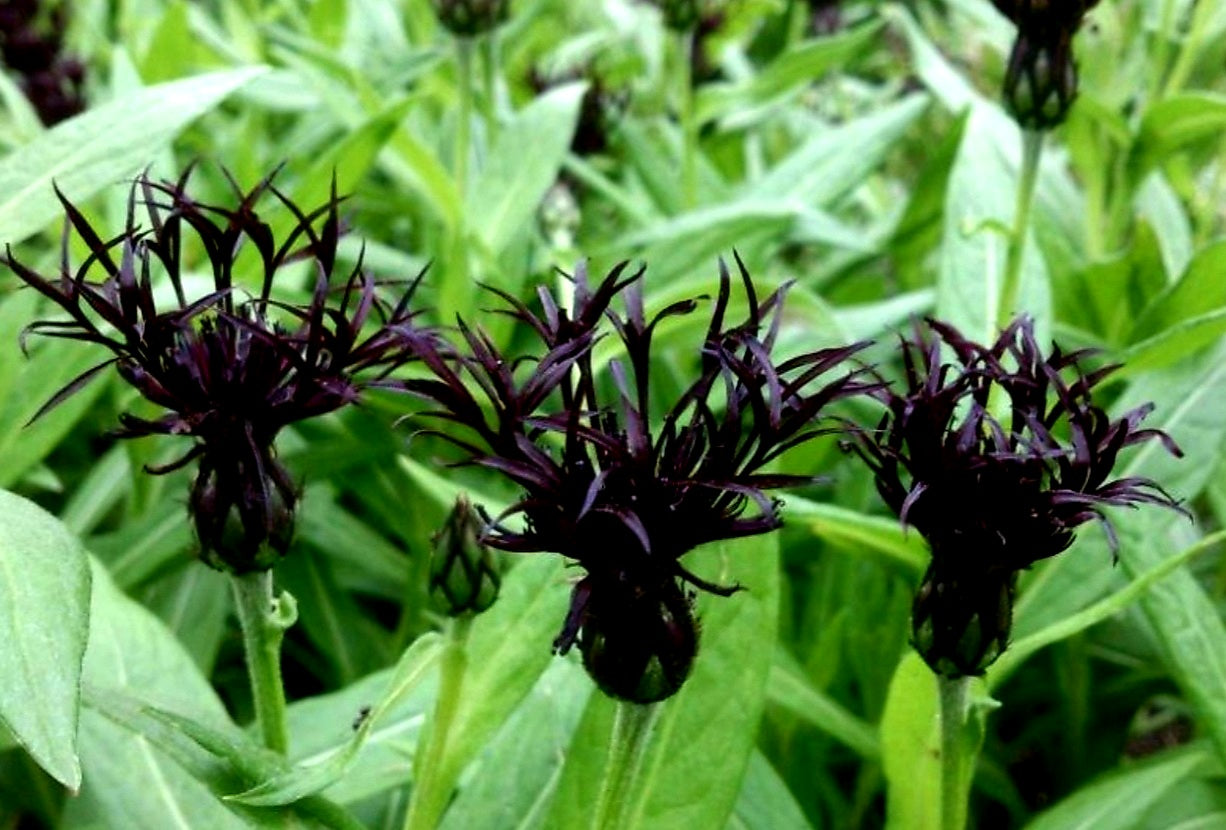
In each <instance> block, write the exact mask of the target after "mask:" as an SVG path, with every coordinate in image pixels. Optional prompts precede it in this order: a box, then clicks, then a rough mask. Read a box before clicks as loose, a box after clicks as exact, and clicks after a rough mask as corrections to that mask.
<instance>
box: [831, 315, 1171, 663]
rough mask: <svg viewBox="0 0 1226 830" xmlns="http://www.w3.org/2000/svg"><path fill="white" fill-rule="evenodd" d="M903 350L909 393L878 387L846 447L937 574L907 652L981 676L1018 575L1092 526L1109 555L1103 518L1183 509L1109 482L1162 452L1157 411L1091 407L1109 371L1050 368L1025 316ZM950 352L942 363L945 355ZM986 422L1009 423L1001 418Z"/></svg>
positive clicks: (939, 334) (924, 594)
mask: <svg viewBox="0 0 1226 830" xmlns="http://www.w3.org/2000/svg"><path fill="white" fill-rule="evenodd" d="M928 328H929V331H930V332H931V333H932V334H935V335H936V336H935V337H934V336H932V334H930V333H926V332H924V331H922V330H921V331H918V332H917V334H916V336H915V338H914V339H912V340H909V341H904V342H903V344H902V353H903V361H904V367H905V375H906V376H905V385H904V389H903V391H902V392H896V391H893V390H890V389H888V388H887V389H883V390H882V391H881V392H880V393H879V395H880V397H881V399H882V400H883V402H884V403H885V404H886V407H887V412H886V414H885V416H884V417H883V418H882V420H881V423H880V424H879V425H878V427H877V429H876V430H875V431H870V430H861V431H860V432H859V433H858V440H857V441H856V442H855V443H854V444H853V445H852V446H853V448H854V449H855V450H856V451H857V452H858V453H859V455H860V456H861V457H862V458H863V459H864V460H865V461H866V462H867V463H868V465H869V467H870V468H871V469H872V471H873V473H874V475H875V476H876V482H877V489H878V491H879V492H880V493H881V496H882V498H883V499H884V500H885V502H886V503H887V504H888V505H889V506H890V508H891V509H892V510H894V512H895V513H897V514H898V516H899V518H900V519H901V520H902V521H903V523H904V524H906V525H909V526H911V527H914V528H915V529H916V530H918V531H919V532H920V533H921V534H922V535H923V537H924V538H925V539H926V540H927V541H928V545H929V547H930V548H931V550H932V563H931V565H930V566H929V568H928V572H927V573H926V574H925V575H924V579H923V581H922V583H921V585H920V588H919V591H918V593H917V595H916V598H915V604H914V607H913V610H912V628H913V636H914V644H915V647H916V648H917V649H918V650H919V652H920V654H921V655H922V656H923V657H924V659H925V660H926V661H927V662H928V664H929V665H930V666H931V667H932V669H933V670H934V671H936V672H938V673H939V674H943V675H947V676H952V677H957V676H963V675H972V674H982V673H983V671H984V669H986V668H987V667H988V666H989V665H990V664H991V663H992V662H993V661H994V660H995V659H996V658H997V657H998V656H999V655H1000V653H1001V652H1002V651H1003V650H1004V648H1005V647H1006V645H1007V644H1008V637H1009V628H1010V624H1011V620H1012V608H1013V590H1014V584H1015V581H1016V577H1017V573H1018V572H1019V571H1021V570H1023V569H1025V568H1028V567H1030V566H1031V565H1032V564H1034V563H1035V562H1038V561H1040V560H1042V559H1046V558H1048V557H1051V556H1055V555H1056V554H1058V553H1060V552H1061V551H1063V550H1065V549H1067V548H1068V547H1069V546H1070V545H1071V544H1072V543H1073V535H1074V532H1075V531H1076V529H1077V528H1078V527H1079V526H1081V525H1083V524H1085V523H1086V522H1089V521H1098V522H1100V523H1102V525H1103V527H1104V528H1105V529H1106V532H1107V535H1108V539H1109V541H1110V544H1111V548H1112V551H1114V550H1115V547H1116V540H1115V534H1114V532H1113V531H1112V529H1111V524H1110V522H1109V521H1108V519H1107V517H1106V514H1105V513H1104V511H1103V509H1104V508H1105V507H1108V506H1129V507H1132V506H1136V505H1140V504H1159V505H1163V506H1166V507H1172V508H1176V509H1178V503H1177V502H1176V501H1175V500H1174V499H1172V498H1171V497H1170V496H1168V495H1167V494H1166V493H1165V492H1164V491H1163V490H1162V488H1161V487H1159V486H1158V485H1157V484H1156V483H1155V482H1153V481H1151V480H1149V479H1146V478H1139V477H1128V478H1117V479H1113V478H1112V477H1111V476H1112V470H1113V469H1114V467H1115V464H1116V461H1117V459H1118V457H1119V454H1120V452H1121V451H1122V450H1123V449H1124V448H1125V447H1129V446H1132V445H1134V444H1138V443H1141V442H1143V441H1148V440H1154V439H1156V440H1159V441H1161V442H1162V443H1163V444H1164V445H1165V446H1166V448H1167V449H1168V450H1169V451H1170V452H1171V453H1173V454H1175V455H1179V454H1180V453H1179V448H1178V447H1176V446H1175V444H1174V442H1173V441H1171V439H1170V438H1169V437H1168V436H1167V435H1166V434H1165V433H1163V432H1161V431H1159V430H1155V429H1142V428H1141V427H1140V424H1141V421H1142V420H1143V419H1144V418H1145V416H1146V415H1147V414H1149V412H1150V410H1151V409H1152V408H1153V407H1152V405H1148V404H1147V405H1146V406H1142V407H1138V408H1137V409H1134V410H1132V411H1131V412H1128V413H1127V414H1125V415H1124V416H1123V417H1121V418H1119V419H1117V420H1114V421H1113V420H1111V419H1110V418H1109V417H1108V416H1107V414H1106V412H1104V411H1103V410H1102V409H1101V408H1099V407H1097V406H1095V405H1094V403H1093V401H1092V396H1091V393H1092V391H1093V389H1094V387H1095V386H1096V385H1097V384H1098V383H1099V382H1100V381H1101V380H1102V379H1103V378H1104V377H1106V376H1107V375H1108V374H1109V373H1110V372H1111V371H1112V370H1113V369H1115V368H1117V367H1116V366H1106V367H1103V368H1101V369H1097V370H1095V371H1092V372H1089V373H1085V372H1084V371H1083V369H1082V367H1081V362H1082V361H1083V360H1084V359H1085V358H1086V357H1087V355H1088V353H1087V352H1085V351H1080V352H1072V353H1069V354H1065V353H1063V352H1062V351H1061V350H1060V349H1059V347H1053V350H1052V353H1051V354H1050V355H1049V356H1046V357H1045V356H1044V355H1043V354H1042V353H1041V351H1040V349H1039V347H1038V344H1037V343H1036V342H1035V337H1034V326H1033V323H1032V321H1031V320H1030V319H1029V318H1028V317H1019V318H1018V319H1016V320H1015V321H1014V322H1013V323H1012V324H1011V325H1010V326H1009V327H1008V328H1007V329H1005V330H1004V332H1002V334H1001V336H1000V338H999V339H998V340H997V341H996V343H995V344H994V345H993V346H992V347H991V348H985V347H983V346H981V345H979V344H977V343H973V342H971V341H969V340H967V339H966V338H964V337H963V336H962V335H961V334H959V333H958V332H957V331H956V330H955V329H953V328H952V327H951V326H948V325H945V324H943V323H939V322H935V321H929V323H928ZM943 350H946V351H948V352H949V353H952V355H953V357H954V360H953V362H945V360H943V358H942V351H943ZM994 413H1007V419H1006V420H1003V421H1002V420H998V417H997V415H996V414H994Z"/></svg>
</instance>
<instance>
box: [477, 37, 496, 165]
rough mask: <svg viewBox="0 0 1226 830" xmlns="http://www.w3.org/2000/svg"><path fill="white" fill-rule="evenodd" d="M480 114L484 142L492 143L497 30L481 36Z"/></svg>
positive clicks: (493, 137) (494, 110) (494, 127)
mask: <svg viewBox="0 0 1226 830" xmlns="http://www.w3.org/2000/svg"><path fill="white" fill-rule="evenodd" d="M481 81H482V84H481V85H482V87H483V92H484V94H483V96H482V101H483V103H482V105H481V115H482V116H483V117H484V118H485V132H486V142H487V144H488V146H491V147H492V146H493V145H494V139H495V138H496V137H497V135H498V30H497V29H495V30H493V31H491V32H488V33H486V35H485V36H484V37H482V38H481Z"/></svg>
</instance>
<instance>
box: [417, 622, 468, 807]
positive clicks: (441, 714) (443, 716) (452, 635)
mask: <svg viewBox="0 0 1226 830" xmlns="http://www.w3.org/2000/svg"><path fill="white" fill-rule="evenodd" d="M471 627H472V616H471V615H468V614H465V615H462V616H459V617H455V618H453V619H451V620H449V621H448V623H447V630H446V634H445V637H446V640H445V642H444V643H443V654H442V658H441V659H440V661H439V683H438V699H437V700H435V702H434V714H433V715H432V716H431V718H430V722H429V724H428V725H427V727H426V733H425V734H424V735H422V736H421V738H420V740H419V743H418V745H417V754H416V755H415V756H414V758H413V793H412V796H411V797H410V799H409V809H408V813H407V815H406V816H405V819H404V830H434V828H436V827H438V823H439V820H440V819H441V818H442V816H443V812H444V811H445V810H446V809H447V802H448V801H449V800H450V799H451V791H452V790H453V789H454V787H455V774H456V772H457V771H456V770H454V769H452V766H453V765H451V764H447V765H444V762H445V761H446V758H447V739H448V736H449V734H450V732H451V724H452V722H453V721H454V720H455V714H456V711H457V710H458V709H459V707H460V694H461V691H462V690H463V687H464V673H465V671H466V670H467V668H468V634H469V630H470V629H471Z"/></svg>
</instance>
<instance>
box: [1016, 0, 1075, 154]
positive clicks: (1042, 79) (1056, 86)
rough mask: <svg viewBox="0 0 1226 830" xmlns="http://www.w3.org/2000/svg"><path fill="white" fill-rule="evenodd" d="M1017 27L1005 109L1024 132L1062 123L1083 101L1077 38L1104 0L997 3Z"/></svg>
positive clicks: (1034, 0) (1030, 0)
mask: <svg viewBox="0 0 1226 830" xmlns="http://www.w3.org/2000/svg"><path fill="white" fill-rule="evenodd" d="M992 2H993V3H994V4H995V6H996V8H997V9H998V10H999V11H1000V13H1001V14H1003V15H1004V16H1005V17H1007V18H1009V20H1011V21H1013V23H1015V24H1016V25H1017V38H1016V39H1015V40H1014V41H1013V49H1012V51H1011V52H1010V54H1009V68H1008V70H1007V72H1006V74H1005V88H1004V93H1005V105H1006V107H1007V108H1008V110H1009V113H1010V114H1011V115H1012V116H1013V117H1014V119H1015V120H1016V121H1017V122H1018V124H1020V125H1021V126H1023V127H1026V128H1028V129H1038V130H1047V129H1051V128H1052V127H1054V126H1056V125H1057V124H1060V123H1061V122H1062V121H1064V118H1065V116H1066V115H1068V111H1069V107H1071V106H1072V105H1073V99H1074V98H1076V97H1077V61H1076V60H1075V59H1074V57H1073V35H1075V34H1076V33H1077V30H1078V29H1079V28H1080V27H1081V19H1082V18H1083V17H1084V16H1085V13H1086V12H1087V11H1089V10H1090V9H1091V8H1093V7H1094V6H1096V5H1097V4H1098V0H992Z"/></svg>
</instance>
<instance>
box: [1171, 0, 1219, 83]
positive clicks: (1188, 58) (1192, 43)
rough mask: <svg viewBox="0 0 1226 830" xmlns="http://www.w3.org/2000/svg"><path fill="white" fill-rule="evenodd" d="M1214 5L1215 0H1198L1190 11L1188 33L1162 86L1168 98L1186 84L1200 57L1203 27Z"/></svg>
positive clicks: (1206, 25) (1205, 25) (1203, 37)
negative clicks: (1190, 17)
mask: <svg viewBox="0 0 1226 830" xmlns="http://www.w3.org/2000/svg"><path fill="white" fill-rule="evenodd" d="M1216 5H1217V0H1200V2H1198V3H1197V4H1196V10H1195V11H1193V12H1192V22H1191V24H1189V26H1188V34H1187V36H1186V37H1185V38H1184V40H1183V46H1182V47H1181V48H1180V50H1179V56H1178V57H1177V58H1176V59H1175V67H1174V68H1173V69H1172V70H1171V74H1170V75H1168V76H1167V79H1166V86H1165V87H1164V88H1163V96H1164V97H1168V98H1169V97H1170V96H1172V95H1174V94H1175V93H1177V92H1179V90H1181V89H1183V87H1184V85H1185V84H1187V82H1188V77H1189V76H1190V75H1191V74H1192V69H1193V68H1194V67H1195V66H1196V61H1197V59H1198V58H1200V52H1201V47H1202V46H1203V44H1204V40H1205V29H1206V28H1207V27H1208V25H1209V21H1210V19H1212V16H1213V14H1214V12H1215V10H1216V9H1215V6H1216Z"/></svg>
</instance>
